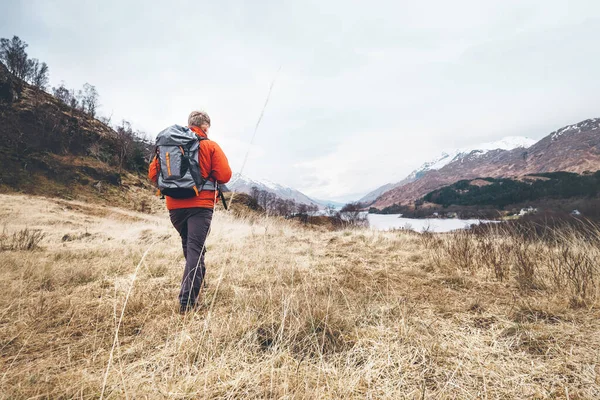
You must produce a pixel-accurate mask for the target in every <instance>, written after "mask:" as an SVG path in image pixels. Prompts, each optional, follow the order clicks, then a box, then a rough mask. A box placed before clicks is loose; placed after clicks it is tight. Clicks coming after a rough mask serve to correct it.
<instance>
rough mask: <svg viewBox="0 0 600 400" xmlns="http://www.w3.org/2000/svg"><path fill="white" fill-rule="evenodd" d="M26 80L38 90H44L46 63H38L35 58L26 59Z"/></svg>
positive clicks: (46, 78)
mask: <svg viewBox="0 0 600 400" xmlns="http://www.w3.org/2000/svg"><path fill="white" fill-rule="evenodd" d="M27 65H28V67H27V72H28V77H27V78H28V80H29V83H31V84H32V85H33V86H34V87H36V88H38V89H40V90H46V86H47V85H48V65H47V64H46V63H45V62H42V63H40V61H39V60H38V59H37V58H32V59H31V60H28V61H27Z"/></svg>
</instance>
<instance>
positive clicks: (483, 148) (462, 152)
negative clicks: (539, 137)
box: [359, 136, 535, 203]
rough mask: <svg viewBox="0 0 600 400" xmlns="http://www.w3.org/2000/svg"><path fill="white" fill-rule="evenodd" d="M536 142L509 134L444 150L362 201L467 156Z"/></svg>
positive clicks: (366, 200)
mask: <svg viewBox="0 0 600 400" xmlns="http://www.w3.org/2000/svg"><path fill="white" fill-rule="evenodd" d="M534 143H535V140H533V139H530V138H528V137H523V136H507V137H504V138H502V139H500V140H498V141H495V142H489V143H482V144H480V145H478V146H473V147H469V148H462V149H455V150H451V151H448V152H443V153H442V154H440V155H439V156H438V157H436V158H434V159H433V160H430V161H428V162H426V163H424V164H423V165H421V166H420V167H419V168H417V169H416V170H414V171H413V172H411V173H410V174H409V175H408V176H407V177H406V178H404V179H403V180H401V181H400V182H396V183H388V184H386V185H383V186H381V187H379V188H377V189H375V190H374V191H372V192H370V193H368V194H367V195H366V196H364V197H363V198H361V199H360V200H359V201H360V202H361V203H372V202H374V201H375V200H376V199H377V198H378V197H379V196H381V195H382V194H383V193H385V192H387V191H389V190H392V189H396V188H399V187H401V186H404V185H406V184H409V183H411V182H414V181H416V180H418V179H420V178H421V177H422V176H423V175H424V174H425V173H426V172H428V171H434V170H439V169H442V168H443V167H445V166H446V165H448V164H450V163H452V162H454V161H459V160H461V159H463V158H465V157H480V156H483V155H485V154H487V153H489V152H490V151H493V150H513V149H516V148H528V147H530V146H532V145H533V144H534Z"/></svg>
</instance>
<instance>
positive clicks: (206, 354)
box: [0, 195, 600, 399]
mask: <svg viewBox="0 0 600 400" xmlns="http://www.w3.org/2000/svg"><path fill="white" fill-rule="evenodd" d="M0 201H2V204H3V208H2V210H1V211H0V220H1V221H2V223H3V225H4V231H3V234H2V236H1V237H0V249H1V252H2V254H1V257H0V282H1V283H2V287H3V288H4V289H3V290H2V291H0V371H2V375H1V379H2V382H1V385H0V397H2V398H35V397H39V398H75V397H76V398H98V397H99V396H100V394H101V393H102V391H103V389H104V396H105V398H144V397H148V398H163V397H169V398H280V397H284V398H393V399H397V398H409V399H422V398H436V399H444V398H511V399H512V398H571V399H575V398H580V399H583V398H589V399H591V398H598V396H600V380H599V379H600V378H599V376H600V370H599V367H598V358H599V357H600V324H598V318H599V317H600V313H599V312H598V300H597V299H598V297H597V294H598V284H599V282H598V280H597V276H596V272H593V274H592V276H591V277H589V276H587V275H585V276H587V278H585V277H584V275H581V274H577V273H574V274H573V273H571V274H569V273H568V270H567V269H566V268H567V266H568V265H571V264H569V263H571V262H573V260H580V261H579V264H577V265H579V268H580V269H581V271H584V272H585V271H588V270H587V269H585V268H584V267H585V266H586V265H588V261H589V260H591V261H593V262H595V264H594V265H598V261H600V252H599V251H598V248H599V246H598V245H597V240H596V241H594V240H590V237H592V236H590V235H587V239H586V240H585V241H584V240H581V238H578V237H576V236H568V235H567V236H565V237H564V243H568V244H569V246H568V249H570V250H569V251H570V253H569V252H568V251H567V250H565V249H563V248H561V247H557V246H556V245H555V244H553V243H552V242H551V241H541V240H533V241H529V242H526V241H524V240H521V239H519V238H516V237H515V238H512V237H511V236H510V235H506V234H498V236H497V237H492V236H485V237H476V236H474V235H473V234H469V233H465V234H453V235H433V234H426V235H419V234H413V233H409V232H376V231H371V230H360V229H359V230H343V231H338V232H327V231H324V230H323V231H320V230H307V229H304V228H302V227H300V225H299V224H297V223H294V222H290V221H285V220H281V219H273V218H264V217H259V216H252V217H250V218H245V217H243V216H237V217H236V216H234V215H233V214H231V213H229V214H225V213H223V212H222V211H217V214H216V215H215V219H214V225H213V229H212V233H211V236H210V238H209V242H208V253H207V264H208V287H207V288H206V289H205V291H204V293H203V295H202V302H203V306H202V308H201V309H200V310H198V311H197V312H196V313H193V314H188V315H186V316H185V317H182V316H180V315H179V314H177V313H176V310H177V308H176V305H177V301H176V296H177V293H178V287H179V280H180V275H181V273H182V268H183V256H182V254H181V249H180V240H179V238H178V237H177V236H176V234H175V231H174V230H173V228H172V227H171V226H170V223H169V221H168V217H167V215H166V212H160V213H158V214H156V215H148V214H144V213H137V212H133V211H127V210H123V209H118V208H111V207H107V206H104V207H103V206H94V205H90V204H87V203H84V202H77V201H67V200H62V199H43V198H40V197H36V198H33V197H29V196H23V195H0ZM37 230H39V231H37ZM35 232H39V233H35ZM486 238H487V239H486ZM40 239H41V240H40ZM491 239H493V241H491V242H490V240H491ZM38 240H39V242H38ZM561 249H562V250H561ZM147 250H148V253H147V256H146V257H145V258H144V259H143V261H142V262H141V260H142V258H143V255H144V253H145V251H147ZM565 251H567V253H564V252H565ZM552 260H557V261H556V262H553V261H552ZM561 260H563V261H561ZM586 260H588V261H586ZM584 261H585V262H584ZM573 265H574V264H573ZM138 267H139V268H138ZM553 271H554V272H556V274H554V273H553ZM593 271H597V270H593ZM582 285H583V286H582ZM583 288H585V289H583ZM129 293H130V295H129V297H128V294H129ZM126 299H128V300H127V304H126V307H125V301H126ZM123 310H124V312H123V314H122V315H123V318H122V324H121V325H120V328H119V329H118V336H117V339H118V340H116V341H115V332H117V329H116V327H117V325H118V321H119V319H120V317H121V313H122V311H123ZM111 350H112V359H111ZM109 359H111V367H110V369H109V370H108V374H106V372H107V365H108V364H109Z"/></svg>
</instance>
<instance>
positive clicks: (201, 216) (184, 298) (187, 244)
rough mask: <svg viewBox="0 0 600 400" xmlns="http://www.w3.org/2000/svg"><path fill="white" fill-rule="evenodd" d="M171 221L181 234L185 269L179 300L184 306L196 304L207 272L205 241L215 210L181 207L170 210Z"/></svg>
mask: <svg viewBox="0 0 600 400" xmlns="http://www.w3.org/2000/svg"><path fill="white" fill-rule="evenodd" d="M169 215H170V217H171V223H173V226H174V227H175V229H177V232H179V235H180V236H181V244H182V246H183V256H184V257H185V270H184V271H183V279H182V281H181V291H180V292H179V302H180V303H181V305H182V306H193V305H195V304H196V300H197V298H198V294H199V293H200V287H201V286H202V281H203V280H204V274H205V273H206V266H205V265H204V253H205V252H206V248H205V247H204V242H205V241H206V237H207V236H208V230H209V228H210V222H211V220H212V215H213V210H212V209H210V208H180V209H176V210H170V211H169Z"/></svg>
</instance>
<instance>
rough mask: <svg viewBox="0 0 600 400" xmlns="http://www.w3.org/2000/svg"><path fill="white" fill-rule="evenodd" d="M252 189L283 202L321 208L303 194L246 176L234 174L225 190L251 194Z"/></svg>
mask: <svg viewBox="0 0 600 400" xmlns="http://www.w3.org/2000/svg"><path fill="white" fill-rule="evenodd" d="M253 187H256V188H258V189H259V190H265V191H267V192H269V193H273V194H275V195H276V196H277V197H279V198H280V199H283V200H294V201H295V202H296V203H302V204H308V205H316V206H318V207H319V208H322V205H321V204H319V203H318V202H316V201H314V200H312V199H311V198H310V197H308V196H307V195H305V194H304V193H302V192H300V191H298V190H296V189H293V188H291V187H288V186H283V185H280V184H278V183H275V182H271V181H269V180H266V179H260V180H258V179H251V178H248V177H247V176H244V175H240V174H239V173H235V174H233V176H232V177H231V181H229V183H228V184H227V189H229V190H231V191H233V192H237V193H246V194H251V193H252V188H253Z"/></svg>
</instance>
